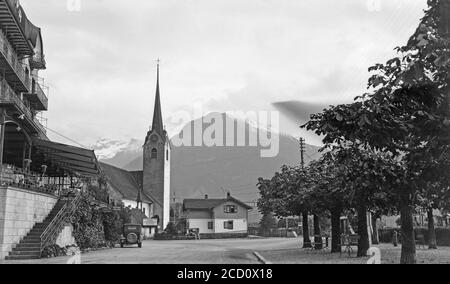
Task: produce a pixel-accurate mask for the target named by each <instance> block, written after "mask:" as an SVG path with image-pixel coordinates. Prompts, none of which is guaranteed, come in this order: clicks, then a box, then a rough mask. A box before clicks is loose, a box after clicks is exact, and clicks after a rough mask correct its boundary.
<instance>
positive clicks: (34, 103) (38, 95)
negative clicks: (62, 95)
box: [25, 78, 48, 111]
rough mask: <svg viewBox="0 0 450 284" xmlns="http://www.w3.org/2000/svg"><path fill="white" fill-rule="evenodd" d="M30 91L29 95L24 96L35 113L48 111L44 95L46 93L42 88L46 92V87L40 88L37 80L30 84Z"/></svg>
mask: <svg viewBox="0 0 450 284" xmlns="http://www.w3.org/2000/svg"><path fill="white" fill-rule="evenodd" d="M36 79H37V78H36ZM32 85H33V86H32V88H31V89H32V90H31V93H30V94H25V96H26V98H27V100H28V101H29V103H30V106H31V107H32V108H33V109H34V110H37V111H45V110H48V98H47V95H46V92H45V91H44V88H45V89H46V91H48V88H47V87H42V86H43V85H41V84H40V83H39V80H35V79H34V80H33V84H32Z"/></svg>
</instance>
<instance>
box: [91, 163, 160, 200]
mask: <svg viewBox="0 0 450 284" xmlns="http://www.w3.org/2000/svg"><path fill="white" fill-rule="evenodd" d="M99 164H100V168H101V169H102V172H103V173H104V174H105V176H106V178H107V180H108V183H109V184H110V185H111V186H112V187H113V188H114V189H115V190H117V191H118V192H120V193H121V194H122V196H123V198H124V199H127V200H133V201H136V200H137V199H138V195H139V192H140V193H141V201H142V202H145V203H156V202H155V200H154V199H153V198H151V197H150V196H148V195H147V194H145V193H144V192H142V185H141V184H142V181H140V180H138V179H137V178H138V177H139V176H142V174H140V175H139V173H138V172H128V171H126V170H123V169H120V168H117V167H114V166H111V165H108V164H105V163H99Z"/></svg>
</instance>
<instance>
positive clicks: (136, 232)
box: [120, 224, 142, 248]
mask: <svg viewBox="0 0 450 284" xmlns="http://www.w3.org/2000/svg"><path fill="white" fill-rule="evenodd" d="M125 245H138V247H139V248H142V226H141V225H137V224H125V225H124V226H123V235H122V237H121V238H120V247H121V248H123V247H124V246H125Z"/></svg>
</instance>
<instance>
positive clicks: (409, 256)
mask: <svg viewBox="0 0 450 284" xmlns="http://www.w3.org/2000/svg"><path fill="white" fill-rule="evenodd" d="M400 214H401V222H402V228H401V231H402V235H401V238H402V256H401V260H400V263H401V264H416V262H417V258H416V241H415V237H414V222H413V204H412V200H411V197H410V192H408V191H405V192H403V193H402V194H401V196H400Z"/></svg>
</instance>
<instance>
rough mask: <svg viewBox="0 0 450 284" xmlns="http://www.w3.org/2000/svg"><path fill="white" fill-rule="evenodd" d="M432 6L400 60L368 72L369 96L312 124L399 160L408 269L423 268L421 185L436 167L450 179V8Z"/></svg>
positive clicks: (438, 2)
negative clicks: (419, 254)
mask: <svg viewBox="0 0 450 284" xmlns="http://www.w3.org/2000/svg"><path fill="white" fill-rule="evenodd" d="M428 6H429V8H428V9H427V10H426V11H425V16H424V18H423V19H422V20H421V22H420V25H419V27H418V28H417V30H416V32H415V33H414V34H413V36H412V37H411V38H410V40H409V41H408V43H407V45H406V46H403V47H398V48H397V51H398V53H399V56H398V57H395V58H393V59H391V60H389V61H387V62H386V64H377V65H375V66H373V67H371V68H370V69H369V71H371V72H375V74H374V75H373V76H372V77H371V78H370V79H369V89H370V93H367V94H364V95H362V96H360V97H357V98H356V101H355V102H354V103H352V104H347V105H340V106H336V107H331V108H329V109H327V110H325V111H324V112H323V113H321V114H317V115H313V116H312V117H311V121H310V122H309V123H308V124H307V125H306V127H307V128H308V129H309V130H314V131H315V132H316V133H317V134H319V135H325V137H324V143H325V144H326V145H333V144H334V145H336V144H337V145H339V144H341V143H342V142H346V141H351V142H352V143H355V144H357V145H364V146H366V147H370V148H371V149H373V150H376V151H380V152H385V153H390V154H392V155H395V156H396V157H397V158H398V162H399V167H397V170H398V169H401V171H396V172H395V174H396V175H397V179H396V182H395V184H393V185H395V188H393V190H395V191H396V193H397V196H398V200H399V202H400V213H401V224H402V240H403V244H402V255H401V263H404V264H408V263H416V251H415V240H414V226H413V225H414V224H413V215H412V214H413V211H414V206H415V201H416V198H417V196H418V195H420V194H421V193H423V191H424V190H426V188H423V187H421V186H420V185H421V184H423V183H424V182H433V181H434V180H433V178H434V177H433V174H431V172H430V171H429V170H430V169H434V170H436V171H437V173H438V174H441V175H445V176H448V175H449V166H448V157H449V156H448V153H449V145H450V135H449V133H450V84H449V83H450V76H449V74H450V72H449V71H450V70H449V69H450V39H449V33H450V26H449V21H448V16H449V15H448V7H449V4H448V1H445V0H429V1H428ZM445 180H446V182H448V179H445ZM446 185H447V184H444V187H443V188H448V187H447V186H446Z"/></svg>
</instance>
